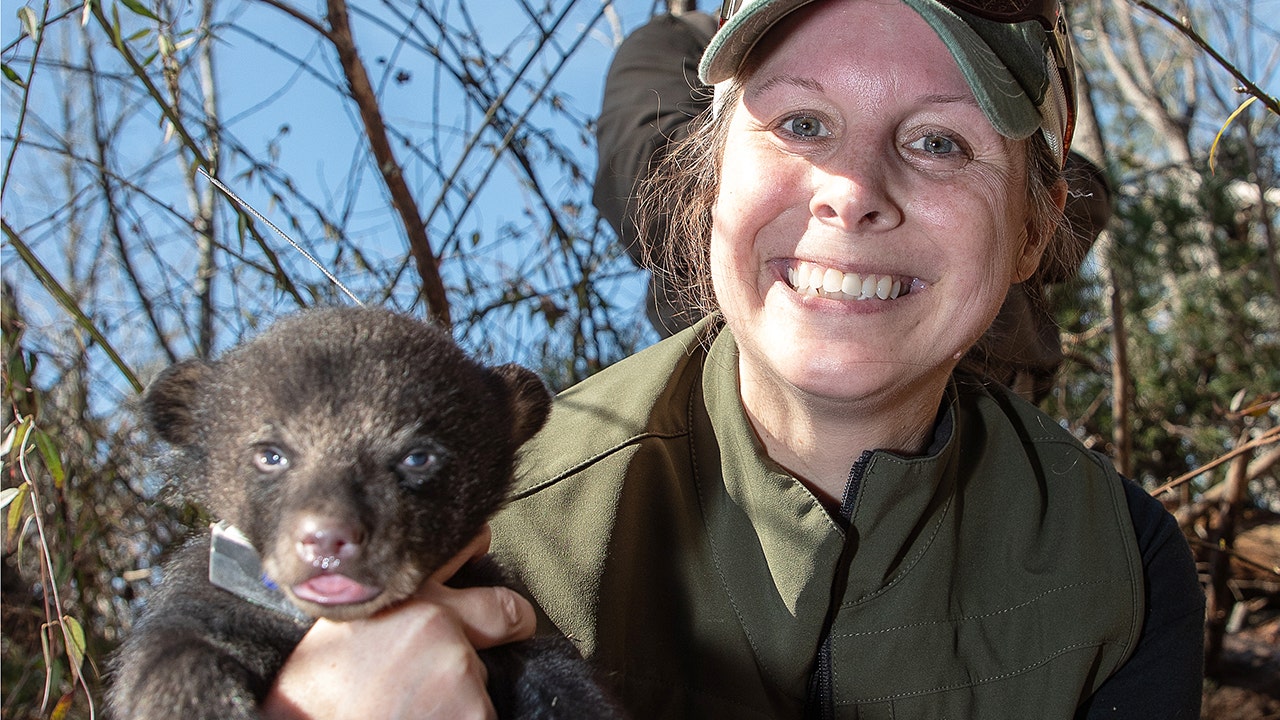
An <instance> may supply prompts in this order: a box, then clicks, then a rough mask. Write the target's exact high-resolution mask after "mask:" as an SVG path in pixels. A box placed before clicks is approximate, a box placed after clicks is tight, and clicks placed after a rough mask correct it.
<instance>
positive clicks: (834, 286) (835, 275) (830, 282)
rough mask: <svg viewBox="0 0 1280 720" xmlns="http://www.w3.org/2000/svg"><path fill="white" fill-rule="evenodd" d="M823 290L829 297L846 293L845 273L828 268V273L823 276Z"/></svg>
mask: <svg viewBox="0 0 1280 720" xmlns="http://www.w3.org/2000/svg"><path fill="white" fill-rule="evenodd" d="M816 274H817V273H815V275H816ZM822 289H823V290H825V291H826V292H827V294H828V295H830V294H832V293H838V292H844V273H842V272H840V271H839V270H836V269H834V268H827V271H826V272H825V273H823V274H822Z"/></svg>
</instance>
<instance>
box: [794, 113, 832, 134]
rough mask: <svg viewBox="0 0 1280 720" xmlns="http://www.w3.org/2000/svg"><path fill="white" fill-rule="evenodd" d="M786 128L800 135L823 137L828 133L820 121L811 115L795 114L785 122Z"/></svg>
mask: <svg viewBox="0 0 1280 720" xmlns="http://www.w3.org/2000/svg"><path fill="white" fill-rule="evenodd" d="M785 125H786V128H787V130H789V131H790V132H792V133H794V134H796V135H799V136H800V137H824V136H826V135H829V134H830V133H828V132H827V128H826V127H825V126H824V125H823V124H822V121H821V120H819V119H818V118H816V117H813V116H812V115H797V116H796V117H793V118H791V119H789V120H787V122H786V123H785Z"/></svg>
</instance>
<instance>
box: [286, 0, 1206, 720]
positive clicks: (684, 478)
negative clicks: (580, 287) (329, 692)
mask: <svg viewBox="0 0 1280 720" xmlns="http://www.w3.org/2000/svg"><path fill="white" fill-rule="evenodd" d="M960 4H961V3H956V2H946V3H943V2H935V1H933V0H906V2H899V1H898V0H818V1H817V2H805V1H804V0H754V1H748V2H745V3H740V2H733V0H730V1H729V2H726V3H725V6H726V14H727V15H729V17H728V18H727V22H725V23H724V25H723V27H722V28H721V30H720V31H719V33H718V34H717V35H716V37H715V38H714V39H713V40H712V43H711V45H710V46H709V48H708V50H707V53H706V54H705V55H704V57H703V61H702V64H701V73H702V76H703V79H704V80H705V81H707V82H709V83H712V84H714V85H715V86H716V96H717V97H716V102H715V104H714V108H713V111H712V116H711V118H710V119H709V120H708V121H707V123H706V125H705V127H703V128H701V129H699V130H695V131H694V132H692V133H691V136H690V139H689V141H688V143H687V144H685V146H684V147H683V149H680V150H676V151H673V153H672V155H671V157H670V159H669V162H670V167H673V168H677V171H675V172H668V176H669V177H670V178H672V179H671V180H670V181H669V182H668V183H667V184H666V185H660V186H658V187H657V188H656V189H655V190H654V192H659V193H671V192H679V193H681V194H680V197H687V198H689V207H688V208H687V213H686V214H685V215H684V216H682V217H681V218H675V219H674V220H675V222H672V223H671V227H674V228H677V234H678V235H679V236H680V237H681V238H683V239H685V240H687V241H688V246H687V247H686V250H685V253H684V254H682V255H681V258H680V260H681V262H685V263H691V265H692V269H693V272H694V273H695V274H694V275H693V276H694V277H701V278H704V279H705V280H706V281H707V284H708V285H709V292H708V293H707V295H706V298H707V299H708V301H709V302H710V303H712V305H711V307H712V308H714V309H715V310H716V311H717V312H716V314H715V315H712V316H709V317H708V319H707V320H704V321H703V322H702V323H699V324H698V325H697V326H695V327H694V328H692V329H690V330H688V331H686V332H684V333H682V334H680V335H677V336H676V337H673V338H671V339H669V340H667V341H664V342H662V343H660V344H658V345H657V346H655V347H653V348H651V349H649V350H647V351H644V352H642V353H640V354H638V355H636V356H635V357H633V358H630V359H628V360H625V361H623V362H621V363H619V364H617V365H616V366H614V367H612V368H609V369H608V370H606V371H604V372H602V373H601V374H599V375H598V376H596V377H594V378H592V379H590V380H588V381H586V382H584V383H582V384H581V385H579V386H578V387H576V388H573V389H571V390H569V391H568V392H566V393H564V394H563V395H562V396H561V397H560V398H559V399H558V401H557V406H556V410H555V411H554V412H553V415H552V419H551V422H550V425H549V426H548V428H547V429H546V430H545V431H544V432H543V433H542V434H541V435H539V436H538V437H537V438H535V440H534V441H533V443H532V444H531V445H530V447H529V448H528V452H527V455H526V458H525V462H524V472H523V473H522V474H521V476H520V487H519V490H518V493H517V495H516V497H515V499H514V500H513V502H512V504H511V506H510V507H509V508H508V509H507V510H506V511H505V512H504V513H503V514H502V515H501V516H500V517H499V518H498V519H497V520H496V522H495V525H494V528H495V530H494V532H495V550H496V551H497V553H498V554H499V555H500V556H501V557H503V558H504V559H505V560H506V561H507V562H508V563H510V564H511V565H512V566H513V567H514V568H515V569H516V571H517V572H518V574H519V575H520V577H521V578H522V579H523V580H524V581H525V583H526V584H527V586H528V588H529V590H530V592H531V594H532V596H533V598H534V600H535V601H536V604H537V605H538V607H539V610H540V611H541V612H542V614H541V615H540V618H541V619H542V620H543V621H544V623H545V624H546V625H547V626H548V628H549V629H550V628H551V627H554V629H556V630H558V631H560V632H563V633H565V634H566V635H567V636H569V637H570V638H572V639H573V640H575V641H576V642H578V643H579V644H580V646H581V648H582V649H583V651H584V653H585V654H587V655H589V656H591V657H593V658H594V659H595V661H596V662H598V663H599V664H600V666H601V667H602V668H603V669H604V670H605V671H606V672H607V673H608V677H609V680H610V682H611V683H612V685H613V686H614V687H615V688H616V689H617V691H618V693H619V695H620V697H621V698H622V700H623V702H624V703H625V704H626V705H627V707H628V708H629V709H630V710H631V711H632V713H633V714H634V716H635V717H642V718H650V717H733V718H744V717H761V718H765V717H801V716H813V717H860V718H867V717H885V718H889V717H899V718H901V717H912V718H915V717H928V718H934V717H953V718H993V717H994V718H1029V717H1036V718H1069V717H1073V716H1075V717H1126V718H1132V717H1159V718H1171V717H1188V718H1194V717H1197V716H1198V703H1199V672H1200V666H1199V663H1200V660H1199V658H1200V646H1199V642H1200V641H1199V633H1200V627H1201V621H1202V613H1203V607H1202V606H1203V598H1202V596H1201V595H1200V593H1199V588H1198V585H1197V584H1196V580H1195V573H1194V567H1193V566H1192V564H1191V560H1190V555H1189V553H1188V551H1187V548H1186V546H1185V542H1184V541H1183V540H1182V538H1181V535H1180V534H1178V531H1177V528H1176V526H1175V525H1174V524H1173V523H1172V521H1171V519H1170V518H1168V516H1167V515H1166V514H1164V513H1163V511H1162V510H1161V509H1160V507H1159V505H1158V504H1155V503H1154V501H1152V500H1151V499H1150V498H1149V497H1146V496H1145V494H1143V493H1142V492H1141V491H1140V490H1138V489H1137V488H1136V487H1134V486H1133V485H1132V484H1129V483H1127V482H1125V481H1122V480H1121V479H1120V478H1118V477H1117V476H1116V475H1115V472H1114V470H1113V469H1112V467H1111V465H1110V464H1109V463H1108V462H1106V461H1105V460H1104V459H1101V458H1099V457H1097V456H1095V455H1093V454H1091V453H1089V452H1088V451H1086V450H1085V449H1084V448H1082V447H1080V446H1079V445H1078V444H1077V443H1076V442H1075V441H1074V440H1073V439H1072V438H1071V437H1070V436H1069V435H1068V434H1066V433H1064V432H1062V431H1061V430H1060V429H1059V428H1058V427H1057V425H1056V424H1055V423H1054V422H1052V421H1051V420H1050V419H1049V418H1047V417H1046V416H1044V415H1042V414H1040V413H1039V412H1038V411H1036V410H1035V409H1034V408H1032V407H1031V406H1030V405H1027V404H1025V403H1022V402H1020V401H1019V400H1017V399H1016V398H1014V397H1013V396H1012V395H1010V394H1009V393H1007V392H1004V391H1001V390H1000V389H999V388H996V387H992V388H987V387H985V386H984V385H983V384H982V383H981V382H979V381H978V380H977V379H974V378H971V377H968V376H965V375H964V374H963V373H957V372H956V367H957V363H958V362H959V360H960V358H962V357H963V356H964V354H965V352H966V351H967V350H968V349H969V348H970V347H971V346H972V345H973V344H974V343H975V342H976V341H977V340H978V339H979V338H980V337H981V336H982V334H983V332H984V331H985V330H986V328H987V327H988V325H990V323H991V321H992V319H993V318H994V317H995V315H996V313H997V311H998V310H999V308H1000V305H1001V303H1002V301H1003V299H1004V297H1005V294H1006V293H1007V292H1008V289H1009V287H1010V285H1011V284H1013V283H1017V282H1023V281H1026V280H1029V279H1032V278H1033V276H1034V272H1035V269H1036V267H1037V264H1038V263H1039V261H1040V260H1041V256H1042V255H1043V254H1044V252H1045V251H1046V248H1048V247H1051V246H1052V244H1053V242H1052V239H1053V235H1054V233H1055V232H1057V231H1058V225H1059V221H1060V219H1061V208H1062V206H1063V202H1064V199H1065V197H1064V195H1065V186H1064V184H1063V183H1062V181H1061V176H1060V169H1061V164H1062V161H1063V158H1064V157H1065V154H1066V152H1067V149H1068V146H1069V143H1070V136H1071V125H1072V116H1073V111H1072V108H1073V105H1074V102H1073V99H1072V96H1071V94H1070V90H1069V82H1067V83H1064V82H1063V81H1064V80H1067V81H1069V79H1070V71H1071V65H1070V54H1069V52H1068V50H1067V46H1066V44H1065V26H1063V25H1060V24H1058V18H1057V17H1056V10H1057V8H1056V4H1054V3H1023V4H1024V5H1035V6H1036V7H1037V8H1041V10H1040V11H1038V12H1036V11H1027V12H1026V14H1025V15H1026V16H1025V17H1021V16H1019V17H1009V16H1004V18H1003V19H1004V20H1014V21H1016V22H1003V21H997V20H992V19H989V17H981V16H979V15H975V14H973V13H974V12H983V13H984V14H985V15H988V16H990V15H991V14H992V13H991V12H987V11H986V10H984V9H983V8H982V7H976V8H974V7H969V11H966V10H963V9H960V8H959V7H957V6H958V5H960ZM1014 4H1017V3H1009V2H1001V3H996V4H995V5H997V6H998V7H999V8H1006V9H1007V8H1008V7H1009V6H1010V5H1014ZM964 5H969V3H964ZM979 5H980V4H979ZM739 6H740V7H739ZM1046 13H1047V14H1046ZM1060 70H1061V71H1062V72H1060ZM425 592H426V594H427V595H429V598H428V599H427V600H425V601H424V602H423V603H421V604H419V606H418V607H414V608H411V609H408V610H403V611H399V612H396V613H393V614H391V615H390V616H388V617H386V618H382V619H380V620H379V621H377V622H375V623H372V625H375V626H378V627H374V628H368V627H363V626H362V627H358V628H347V629H341V630H339V629H334V628H332V627H326V626H318V630H317V631H313V632H312V633H311V635H309V636H308V638H307V640H305V641H304V643H303V645H302V646H300V648H299V651H298V652H297V653H295V657H294V658H292V659H291V661H290V664H289V666H287V667H286V671H285V673H284V674H283V676H282V679H281V682H280V685H279V686H278V689H279V691H280V692H278V693H277V695H276V696H275V701H277V703H278V704H276V705H275V707H276V708H281V707H284V706H287V705H289V704H290V703H292V704H294V705H297V706H298V707H299V708H302V709H304V710H306V711H307V712H310V711H311V710H310V708H311V707H312V706H311V705H309V704H308V702H309V701H315V705H318V706H319V707H320V708H321V709H324V703H323V702H321V701H319V696H315V695H312V696H308V692H309V690H308V687H311V688H314V687H317V686H323V687H327V688H340V691H338V692H336V694H338V695H341V696H343V697H346V696H347V693H349V692H354V691H356V690H357V688H349V687H346V686H341V685H336V684H332V683H330V682H329V680H328V678H330V677H331V676H330V675H322V674H313V670H314V669H315V665H313V664H311V663H313V662H316V661H317V660H319V662H320V664H325V663H341V662H346V658H347V657H348V653H349V651H348V650H347V649H345V648H346V646H345V645H344V644H343V642H342V641H341V639H338V640H334V639H333V638H334V636H335V635H338V634H341V633H344V632H345V633H348V634H350V635H352V636H354V637H353V638H352V640H353V642H355V644H356V645H357V646H358V647H362V648H364V650H365V655H361V656H360V657H362V658H363V657H367V656H380V657H377V658H376V659H382V660H386V661H388V662H389V663H391V664H393V665H394V666H395V667H397V668H398V672H397V673H396V675H395V676H394V677H392V678H388V677H383V676H380V675H378V676H376V677H378V681H379V682H380V683H388V684H391V685H397V686H400V687H402V688H403V687H411V688H413V689H414V690H415V691H416V692H419V693H420V694H421V695H422V696H423V698H427V699H435V700H437V701H441V702H443V701H445V700H444V699H447V700H448V701H451V702H458V703H463V702H465V701H466V700H467V698H469V697H472V696H467V695H465V693H463V692H443V691H441V690H440V687H439V686H438V685H435V684H434V683H437V682H439V678H438V677H435V674H436V673H437V672H439V671H441V670H442V669H448V668H449V667H453V666H461V664H459V663H453V664H451V663H450V662H445V661H442V660H439V659H438V657H433V658H424V657H413V654H412V653H411V652H410V653H409V655H408V656H407V658H412V659H411V660H410V659H407V658H406V659H402V658H401V657H400V656H393V655H392V654H391V653H389V652H382V653H379V652H378V651H377V650H374V651H373V652H369V649H370V648H375V649H378V650H380V649H381V648H380V646H379V645H378V644H377V643H378V642H379V641H378V640H374V639H371V638H373V637H375V634H376V633H378V632H385V633H388V635H390V636H393V637H399V638H401V639H405V638H408V640H407V641H406V642H407V644H408V645H410V646H412V645H414V644H415V643H416V639H415V638H414V636H412V635H408V634H406V630H405V628H406V627H407V626H408V624H409V621H408V620H406V619H405V618H404V617H398V616H402V615H403V616H409V617H418V618H421V617H424V616H430V617H432V618H440V617H445V618H446V619H449V615H450V613H458V614H461V615H463V617H461V618H460V619H459V618H456V617H454V618H452V619H449V621H448V622H433V624H431V627H433V628H443V629H444V630H443V631H444V632H446V634H448V633H452V635H453V637H455V638H458V639H460V640H461V639H469V640H471V641H473V642H478V643H479V644H487V643H492V642H496V641H501V640H504V639H507V638H508V637H510V636H513V635H515V636H518V635H520V634H521V633H522V632H527V630H518V629H514V628H515V627H516V626H517V625H520V624H521V623H527V622H528V615H527V614H526V613H527V612H528V610H527V608H525V607H524V606H523V605H514V604H512V605H508V611H507V612H506V614H503V613H501V612H494V611H492V610H491V609H486V608H484V607H483V606H482V605H481V603H483V602H485V601H486V599H485V598H479V599H477V598H475V597H473V596H470V595H468V596H465V597H460V596H458V595H456V594H454V593H456V592H457V591H444V590H441V589H440V588H438V587H434V586H433V587H430V588H428V589H427V590H426V591H425ZM441 593H443V594H444V597H440V594H441ZM503 597H504V596H501V595H490V596H489V597H488V598H487V601H488V602H495V598H503ZM505 599H506V600H507V601H509V600H510V599H509V598H505ZM503 618H507V619H506V620H503ZM397 628H398V630H397ZM313 636H314V637H313ZM330 643H332V644H330ZM419 647H421V645H419ZM450 647H455V648H457V647H461V648H462V651H463V655H465V656H467V657H470V656H469V655H467V653H466V649H467V648H466V643H464V642H458V643H456V644H453V645H451V646H450ZM335 648H336V649H335ZM411 649H412V648H410V650H411ZM429 654H430V655H433V656H434V653H429ZM362 669H363V670H365V671H366V672H364V673H362V675H361V677H362V678H367V677H368V675H369V674H370V673H368V672H367V670H368V669H367V668H362ZM410 669H411V670H412V671H413V672H416V673H421V674H425V675H431V676H432V678H431V679H429V680H427V681H424V682H421V683H420V682H419V681H418V680H416V679H409V678H407V677H406V676H405V674H404V673H405V672H406V671H408V670H410ZM335 672H336V673H337V674H338V675H339V676H341V675H342V673H343V672H344V671H343V670H342V669H341V668H338V669H336V670H335ZM322 677H323V678H325V680H319V679H318V678H322ZM462 678H463V679H462V680H461V681H460V684H461V685H462V686H464V687H466V688H469V689H470V690H471V691H472V692H474V691H475V689H476V688H477V687H479V686H480V685H481V683H480V680H479V679H478V678H477V677H476V676H475V675H468V674H465V673H464V674H462ZM348 679H349V677H348ZM359 690H362V691H367V692H369V693H370V695H372V696H375V697H377V696H380V695H383V694H385V686H383V685H379V686H378V687H376V688H369V687H365V688H359ZM405 696H406V694H405V693H403V692H401V693H399V694H397V695H396V697H398V698H403V697H405ZM420 701H422V698H415V699H414V702H420ZM479 701H480V702H481V703H482V707H481V711H482V712H483V711H484V710H485V709H484V708H483V698H479ZM354 706H355V707H359V708H362V709H363V710H364V716H369V710H368V707H367V706H366V705H364V700H363V699H361V700H360V701H359V702H357V703H354ZM379 714H381V713H379ZM280 715H281V716H284V713H281V714H280ZM315 716H316V717H327V716H335V717H336V716H340V715H337V714H331V715H325V714H323V713H316V714H315ZM415 716H422V715H421V714H419V715H415ZM441 716H442V717H443V716H444V715H441Z"/></svg>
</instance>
